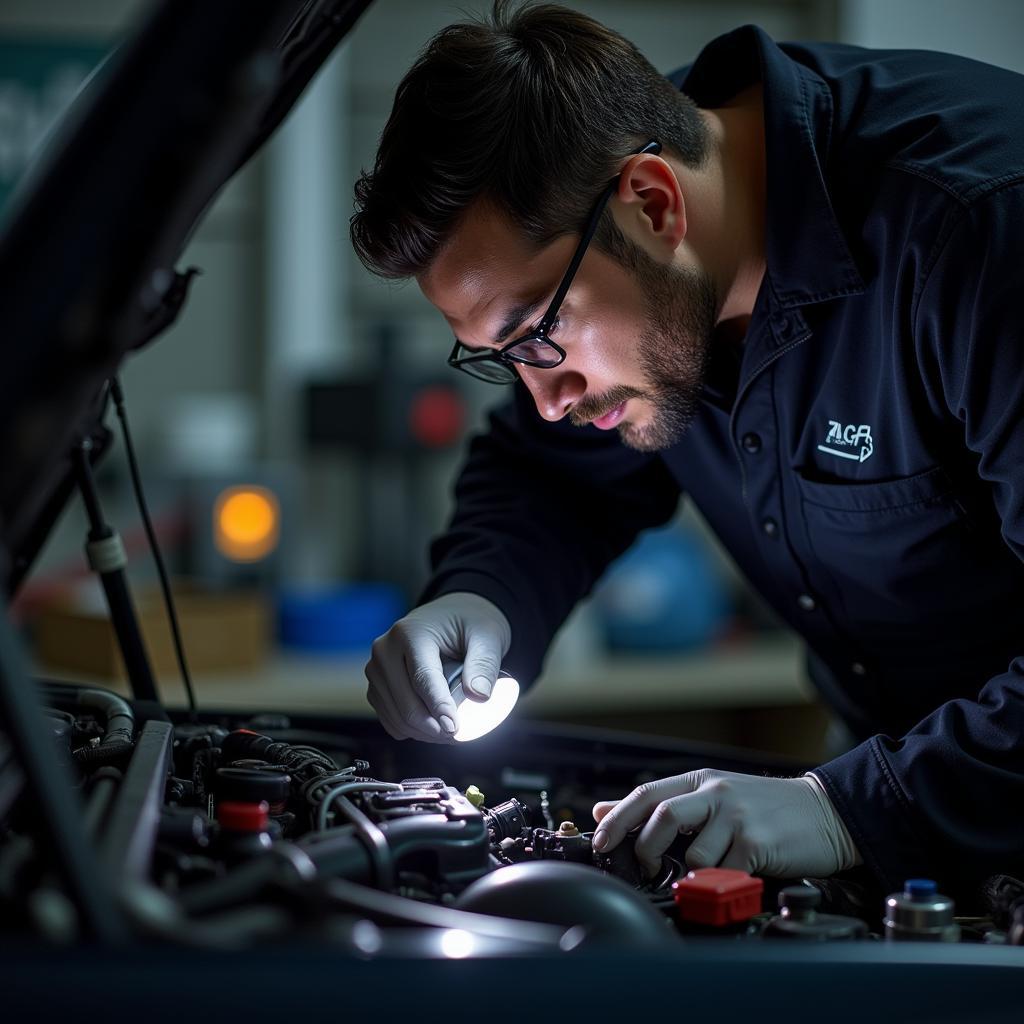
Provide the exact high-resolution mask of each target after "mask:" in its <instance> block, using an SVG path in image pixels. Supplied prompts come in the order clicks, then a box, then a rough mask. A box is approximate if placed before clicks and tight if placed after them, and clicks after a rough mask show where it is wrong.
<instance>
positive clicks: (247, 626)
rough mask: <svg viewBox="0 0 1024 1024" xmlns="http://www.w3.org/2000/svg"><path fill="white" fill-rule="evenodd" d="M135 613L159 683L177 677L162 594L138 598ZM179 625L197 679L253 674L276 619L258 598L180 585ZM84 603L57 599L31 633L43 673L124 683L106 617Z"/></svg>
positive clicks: (267, 603) (144, 592) (176, 595)
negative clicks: (236, 672)
mask: <svg viewBox="0 0 1024 1024" xmlns="http://www.w3.org/2000/svg"><path fill="white" fill-rule="evenodd" d="M133 597H134V599H135V610H136V614H137V615H138V619H139V627H140V629H141V630H142V637H143V640H144V642H145V645H146V649H147V651H148V652H149V658H150V663H151V664H152V667H153V673H154V675H155V676H156V677H157V678H158V679H159V678H161V677H164V676H173V675H176V674H177V673H178V662H177V659H176V657H175V654H174V645H173V640H172V636H171V625H170V620H169V619H168V617H167V611H166V609H165V608H164V603H163V598H162V596H161V594H160V591H159V590H153V591H150V590H142V591H140V592H137V593H134V594H133ZM174 601H175V606H176V608H177V612H178V624H179V627H180V629H181V637H182V642H183V644H184V646H185V656H186V658H187V660H188V665H189V669H190V670H191V672H192V673H193V674H194V675H198V674H201V673H208V672H229V671H234V670H239V669H242V670H248V669H255V668H258V667H259V666H261V665H262V664H263V663H264V662H265V661H266V660H267V656H268V654H269V652H270V647H271V642H272V640H273V636H274V616H273V609H272V607H271V604H270V601H269V600H268V598H267V597H266V596H264V595H262V594H260V593H257V592H248V591H236V592H229V593H209V592H203V591H200V590H198V589H195V588H193V587H191V586H189V585H188V584H175V585H174ZM95 604H96V602H95V600H94V599H93V600H90V601H89V602H87V604H86V605H85V606H83V602H82V600H81V599H80V598H76V597H74V596H71V595H69V596H67V597H64V598H58V599H55V600H54V601H53V602H52V603H51V604H50V605H48V606H46V607H45V608H43V609H42V610H41V611H40V613H39V615H38V617H37V618H36V619H35V621H34V623H33V628H32V638H33V642H32V646H33V647H34V649H35V654H36V660H37V662H38V663H39V665H40V667H42V668H50V669H54V670H63V671H67V672H72V673H75V674H76V675H85V676H96V677H97V678H101V679H109V680H121V681H123V680H124V679H125V678H126V674H125V670H124V663H123V662H122V660H121V655H120V652H119V651H118V648H117V638H116V636H115V635H114V628H113V626H112V625H111V624H110V621H109V619H108V618H107V616H106V613H105V611H103V610H101V609H99V608H97V607H94V605H95Z"/></svg>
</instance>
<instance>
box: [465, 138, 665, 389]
mask: <svg viewBox="0 0 1024 1024" xmlns="http://www.w3.org/2000/svg"><path fill="white" fill-rule="evenodd" d="M660 152H661V143H660V142H656V141H654V140H652V141H651V142H648V143H647V145H646V146H644V147H642V148H641V149H638V150H635V151H634V152H633V153H632V154H630V155H631V156H636V155H639V154H641V153H660ZM620 176H621V175H618V174H616V175H615V177H614V178H612V180H611V181H609V182H608V185H607V186H606V187H605V189H604V191H603V192H602V193H601V195H600V196H598V199H597V202H596V203H595V204H594V208H593V210H592V211H591V212H590V216H589V217H588V218H587V223H586V226H585V227H584V229H583V235H582V237H581V238H580V242H579V245H577V246H576V251H575V252H574V253H573V256H572V259H571V260H570V261H569V267H568V269H567V270H566V272H565V274H564V276H563V277H562V281H561V284H559V286H558V290H557V291H556V292H555V295H554V298H552V300H551V303H550V305H549V306H548V308H547V311H546V312H545V313H544V315H543V316H542V317H541V319H540V323H538V324H537V326H536V327H535V328H534V329H533V330H532V331H530V332H529V333H528V334H524V335H523V336H522V337H521V338H513V340H512V341H510V342H509V343H508V344H507V345H503V346H502V347H501V348H498V349H493V348H488V349H479V348H470V347H469V346H468V345H464V344H463V343H462V342H461V341H459V339H458V338H456V339H455V347H454V348H453V349H452V351H451V355H449V356H448V365H449V366H451V367H454V369H456V370H462V371H463V373H468V374H469V375H470V376H471V377H476V378H477V379H478V380H485V381H487V382H488V383H489V384H512V383H514V382H515V381H516V379H517V378H518V377H519V374H518V373H517V372H516V366H517V365H519V366H536V367H539V368H540V369H542V370H548V369H551V367H553V366H558V364H559V363H561V362H563V361H564V359H565V349H564V348H562V347H561V346H560V345H558V344H556V343H555V342H553V341H552V340H551V338H550V337H548V332H549V331H550V330H551V328H552V327H553V326H554V325H555V323H556V321H557V320H558V311H559V309H561V306H562V302H563V300H564V299H565V296H566V293H567V292H568V291H569V287H570V285H571V284H572V281H573V278H574V277H575V276H576V271H577V270H579V267H580V263H581V262H582V261H583V255H584V253H586V251H587V246H589V245H590V242H591V240H592V239H593V237H594V234H595V233H596V231H597V225H598V224H599V223H600V221H601V214H602V213H604V208H605V206H607V205H608V200H609V199H610V198H611V197H612V194H613V193H614V192H615V189H616V188H617V187H618V184H619V178H620Z"/></svg>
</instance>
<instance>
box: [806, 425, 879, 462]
mask: <svg viewBox="0 0 1024 1024" xmlns="http://www.w3.org/2000/svg"><path fill="white" fill-rule="evenodd" d="M874 450H875V446H874V444H873V443H872V441H871V427H870V426H869V425H868V424H866V423H861V424H859V425H856V426H855V425H854V424H852V423H850V424H848V425H847V426H845V427H844V426H843V425H842V423H837V422H836V421H835V420H829V421H828V437H826V438H825V443H824V444H819V445H818V451H819V452H826V453H827V454H828V455H838V456H839V458H841V459H853V460H854V461H855V462H864V460H865V459H869V458H871V453H872V452H873V451H874Z"/></svg>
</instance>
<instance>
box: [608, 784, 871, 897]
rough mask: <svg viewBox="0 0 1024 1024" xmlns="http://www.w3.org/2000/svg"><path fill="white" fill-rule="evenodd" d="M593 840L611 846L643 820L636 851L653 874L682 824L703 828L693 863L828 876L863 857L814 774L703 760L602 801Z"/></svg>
mask: <svg viewBox="0 0 1024 1024" xmlns="http://www.w3.org/2000/svg"><path fill="white" fill-rule="evenodd" d="M594 820H595V821H597V822H599V825H598V829H597V831H596V832H595V833H594V838H593V845H594V848H595V849H597V850H610V849H612V847H614V846H615V845H616V844H617V843H619V842H620V841H621V840H622V837H623V836H624V835H625V834H626V833H627V832H629V831H630V830H631V829H633V828H635V827H636V826H637V825H639V824H640V823H641V822H643V821H646V822H647V824H646V825H644V827H643V828H642V829H641V831H640V835H639V836H638V837H637V841H636V856H637V859H638V860H639V861H640V863H641V864H642V865H643V867H644V869H645V870H646V871H647V873H648V874H649V875H652V876H653V875H654V874H656V873H657V871H658V870H659V868H660V866H661V855H662V854H663V853H664V852H665V850H667V849H668V847H669V845H670V844H671V842H672V840H673V839H674V838H675V836H676V834H677V833H679V832H699V833H700V834H699V835H698V836H697V838H696V839H694V841H693V843H692V845H691V846H690V848H689V849H688V850H687V852H686V863H687V864H688V865H689V866H690V867H691V868H709V867H718V866H720V867H723V868H738V869H739V870H740V871H748V872H750V873H751V874H757V875H768V876H772V877H775V878H796V877H799V876H802V875H809V876H811V877H814V878H824V877H826V876H828V875H833V874H835V873H836V872H837V871H844V870H846V869H847V868H851V867H854V866H855V865H856V864H860V863H861V858H860V854H859V853H858V851H857V848H856V847H855V846H854V845H853V840H852V839H851V838H850V833H849V832H848V831H847V830H846V826H845V825H844V824H843V821H842V819H841V818H840V817H839V815H838V814H836V812H835V809H834V808H833V806H832V801H831V800H829V798H828V794H827V793H826V792H825V790H824V788H823V787H822V785H821V783H820V782H819V781H818V780H817V779H816V778H815V777H814V776H813V775H805V776H803V777H802V778H797V779H765V778H760V777H758V776H756V775H739V774H737V773H735V772H719V771H713V770H711V769H709V768H703V769H701V770H700V771H696V772H687V773H686V774H685V775H676V776H673V777H672V778H669V779H659V780H657V781H656V782H648V783H645V784H644V785H642V786H638V787H637V788H636V789H635V790H633V792H632V793H630V794H629V796H627V797H626V798H625V799H624V800H617V801H615V800H613V801H602V802H601V803H598V804H596V805H595V806H594Z"/></svg>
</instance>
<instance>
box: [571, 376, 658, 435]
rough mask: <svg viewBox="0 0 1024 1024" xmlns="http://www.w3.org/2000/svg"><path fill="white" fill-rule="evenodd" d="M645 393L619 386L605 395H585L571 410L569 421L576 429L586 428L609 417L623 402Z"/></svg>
mask: <svg viewBox="0 0 1024 1024" xmlns="http://www.w3.org/2000/svg"><path fill="white" fill-rule="evenodd" d="M642 395H643V392H642V391H640V390H639V389H638V388H629V387H626V386H625V385H623V384H617V385H616V386H615V387H613V388H609V389H608V390H607V391H606V392H605V393H604V394H603V395H593V396H591V395H584V396H583V397H582V398H581V399H580V400H579V401H578V402H577V403H576V404H575V405H574V406H573V407H572V408H571V409H570V410H569V421H570V422H571V423H572V424H573V426H576V427H585V426H587V424H589V423H592V422H593V421H594V420H599V419H600V418H601V417H602V416H607V415H608V413H610V412H611V411H612V410H613V409H618V407H619V406H620V405H622V403H623V402H627V401H629V399H631V398H640V397H641V396H642Z"/></svg>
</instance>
